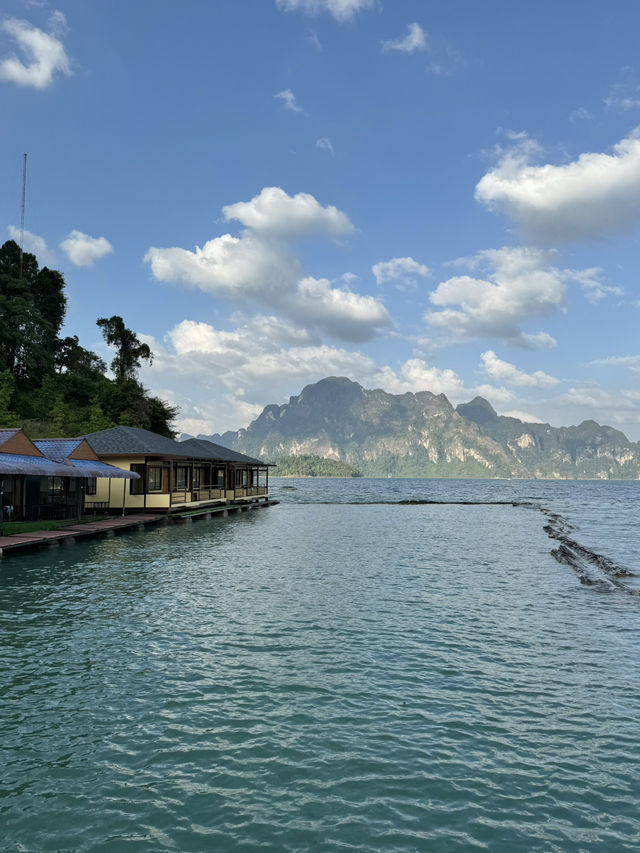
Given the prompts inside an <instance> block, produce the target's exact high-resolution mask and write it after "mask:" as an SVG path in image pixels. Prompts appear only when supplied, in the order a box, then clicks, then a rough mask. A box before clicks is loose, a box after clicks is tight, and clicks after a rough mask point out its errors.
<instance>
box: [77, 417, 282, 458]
mask: <svg viewBox="0 0 640 853" xmlns="http://www.w3.org/2000/svg"><path fill="white" fill-rule="evenodd" d="M84 437H85V438H86V439H87V441H88V442H89V444H90V445H91V447H93V449H94V450H95V452H96V453H97V454H98V456H110V455H111V456H118V455H121V456H131V455H135V454H140V455H141V456H147V455H148V456H177V457H180V458H183V459H212V460H218V461H220V462H238V463H244V464H245V465H264V464H265V463H264V462H261V461H260V460H259V459H254V458H253V457H251V456H245V455H244V453H238V452H237V451H235V450H229V448H227V447H222V445H220V444H214V443H213V442H212V441H205V440H204V439H200V438H191V439H189V440H188V441H174V440H173V439H172V438H165V437H164V436H162V435H157V434H156V433H155V432H150V431H149V430H148V429H137V428H136V427H128V426H117V427H112V428H111V429H103V430H101V431H100V432H92V433H89V434H88V435H85V436H84Z"/></svg>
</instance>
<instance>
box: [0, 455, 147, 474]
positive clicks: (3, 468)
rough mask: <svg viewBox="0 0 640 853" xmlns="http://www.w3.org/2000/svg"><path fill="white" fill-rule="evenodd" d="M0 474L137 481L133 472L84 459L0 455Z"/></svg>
mask: <svg viewBox="0 0 640 853" xmlns="http://www.w3.org/2000/svg"><path fill="white" fill-rule="evenodd" d="M0 474H14V475H15V474H24V475H25V476H28V477H83V478H85V479H86V478H87V477H110V478H115V479H119V480H138V479H140V475H139V474H136V473H135V472H134V471H123V470H122V468H116V467H115V465H107V464H106V463H105V462H97V461H95V462H94V461H92V460H85V459H73V460H71V459H69V460H67V461H66V462H65V463H62V462H53V461H52V460H51V459H45V458H44V457H43V456H22V455H20V454H18V453H0Z"/></svg>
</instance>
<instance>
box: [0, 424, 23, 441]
mask: <svg viewBox="0 0 640 853" xmlns="http://www.w3.org/2000/svg"><path fill="white" fill-rule="evenodd" d="M17 432H20V430H19V429H18V428H17V427H16V428H14V429H0V444H4V443H5V441H8V440H9V439H10V438H11V436H12V435H15V434H16V433H17Z"/></svg>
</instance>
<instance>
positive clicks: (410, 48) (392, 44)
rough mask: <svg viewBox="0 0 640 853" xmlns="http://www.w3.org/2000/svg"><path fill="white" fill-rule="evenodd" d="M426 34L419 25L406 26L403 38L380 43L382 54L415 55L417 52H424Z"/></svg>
mask: <svg viewBox="0 0 640 853" xmlns="http://www.w3.org/2000/svg"><path fill="white" fill-rule="evenodd" d="M426 48H427V34H426V33H425V31H424V30H423V29H422V27H421V26H420V24H416V23H413V24H408V25H407V34H406V36H404V37H403V38H398V39H393V40H391V41H383V42H382V52H383V53H394V52H395V53H415V52H416V51H418V50H426Z"/></svg>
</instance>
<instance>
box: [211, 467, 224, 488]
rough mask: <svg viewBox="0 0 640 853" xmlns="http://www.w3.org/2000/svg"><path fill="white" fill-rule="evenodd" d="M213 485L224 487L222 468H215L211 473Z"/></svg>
mask: <svg viewBox="0 0 640 853" xmlns="http://www.w3.org/2000/svg"><path fill="white" fill-rule="evenodd" d="M213 483H214V487H215V488H217V489H224V468H217V469H216V470H215V471H214V474H213Z"/></svg>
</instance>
